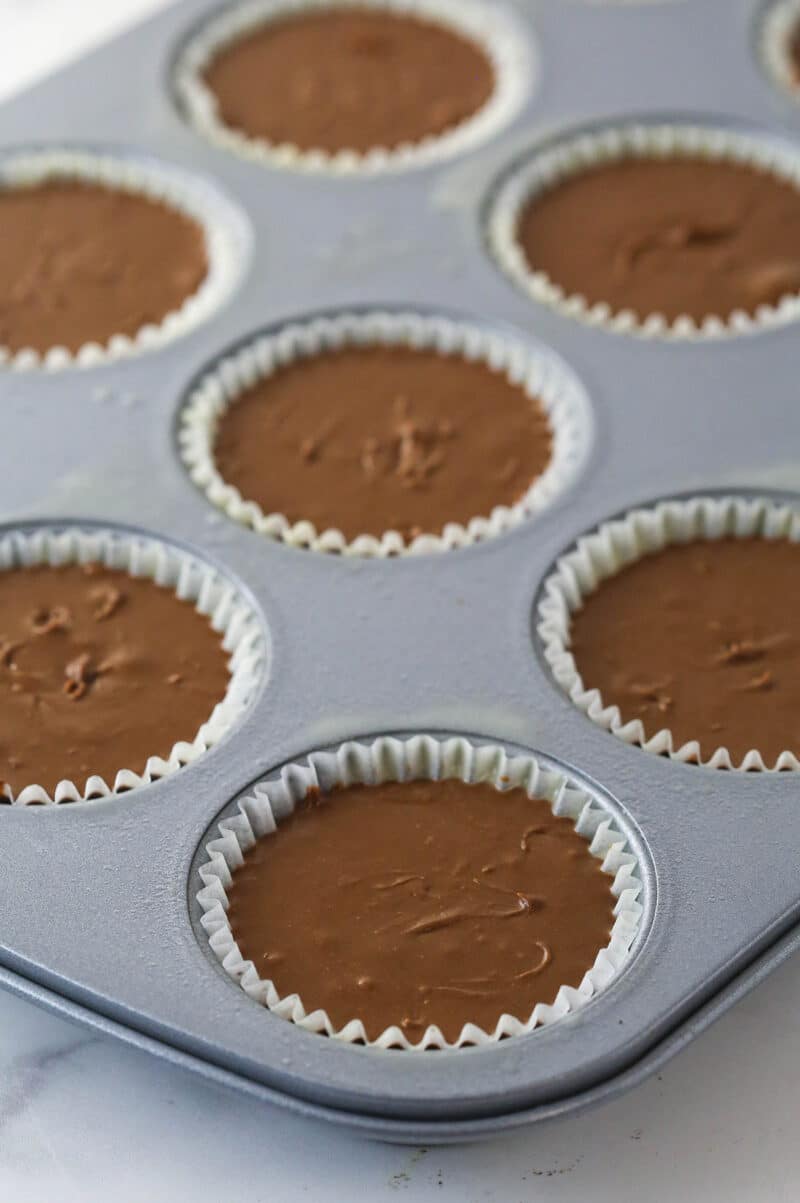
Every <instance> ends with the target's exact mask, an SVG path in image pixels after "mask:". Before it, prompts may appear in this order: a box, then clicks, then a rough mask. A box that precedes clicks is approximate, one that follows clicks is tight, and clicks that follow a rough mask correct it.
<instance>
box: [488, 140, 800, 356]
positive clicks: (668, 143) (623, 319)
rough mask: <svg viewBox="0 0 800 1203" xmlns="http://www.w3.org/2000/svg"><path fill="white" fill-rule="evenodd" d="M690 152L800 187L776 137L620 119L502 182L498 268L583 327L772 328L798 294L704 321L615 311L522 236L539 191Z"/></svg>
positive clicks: (689, 331) (725, 334) (656, 334)
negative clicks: (557, 272)
mask: <svg viewBox="0 0 800 1203" xmlns="http://www.w3.org/2000/svg"><path fill="white" fill-rule="evenodd" d="M675 156H691V157H693V158H698V159H702V160H707V161H708V162H711V163H713V162H719V163H728V164H733V165H737V164H739V165H742V166H745V167H750V168H755V169H756V170H758V171H762V172H766V173H770V174H772V175H773V176H774V177H776V179H778V180H779V181H781V182H784V183H788V184H790V185H791V186H792V187H793V188H795V189H797V190H798V192H800V156H798V155H797V153H796V152H795V151H793V150H792V149H790V148H788V147H787V146H785V145H782V144H780V143H779V142H778V141H777V140H774V141H773V140H772V139H768V138H759V137H757V136H756V135H752V134H748V133H743V132H740V131H737V130H735V129H732V128H728V127H724V126H720V127H717V126H711V125H708V126H704V125H689V124H683V123H680V124H677V123H676V124H646V123H640V124H625V125H619V126H608V127H607V128H603V129H599V130H595V131H587V132H585V133H579V134H576V135H575V136H573V137H568V138H565V139H563V140H559V141H557V142H556V143H555V144H553V145H550V146H547V147H545V148H543V149H542V150H540V151H538V152H534V153H533V154H532V155H531V156H530V157H529V158H528V159H526V160H525V161H524V162H523V163H522V164H520V165H519V166H518V167H516V168H515V169H512V170H511V171H510V173H509V174H508V175H507V177H506V178H505V180H503V181H501V182H500V184H499V186H498V187H497V189H496V190H495V193H494V195H493V197H492V198H491V201H490V204H489V208H488V216H487V241H488V245H489V248H490V251H491V253H492V254H493V256H494V258H495V260H496V262H497V263H498V265H499V266H500V268H501V269H502V270H503V271H504V272H505V273H506V274H507V275H508V276H510V277H511V279H512V280H513V281H514V282H515V283H516V284H517V285H518V286H519V287H520V288H521V289H522V291H523V292H525V293H526V294H527V295H528V296H529V297H530V298H531V300H533V301H535V302H537V303H538V304H541V305H546V306H548V307H549V308H551V309H555V310H557V311H558V312H559V313H561V314H563V315H564V316H566V317H570V318H575V319H577V320H578V321H581V322H584V323H585V324H587V325H590V326H594V327H598V328H600V329H605V330H609V331H612V332H614V333H620V334H629V335H634V336H637V337H640V338H645V339H648V338H649V339H667V340H673V341H688V342H697V341H702V340H709V339H722V338H733V337H736V336H738V335H743V334H755V333H758V332H760V331H763V330H769V329H775V328H778V327H782V326H786V325H788V324H789V323H790V322H794V321H797V319H798V318H799V317H800V293H797V292H789V293H787V294H786V295H784V296H782V297H781V299H780V301H779V302H778V303H776V304H761V305H759V306H758V307H757V308H756V309H755V310H754V312H752V313H751V312H748V311H746V310H745V309H735V310H734V311H732V312H731V313H729V314H727V315H719V314H714V313H709V314H707V315H705V316H704V317H703V318H702V319H699V318H695V317H693V316H691V315H689V314H683V315H680V316H677V317H674V318H672V319H668V318H667V317H665V316H664V314H663V313H659V312H657V311H656V312H651V313H646V314H638V313H635V312H634V311H633V310H632V309H630V308H624V309H617V310H615V309H614V308H613V307H612V306H611V305H610V304H608V303H607V302H605V301H597V302H594V303H591V302H589V301H588V300H587V299H586V297H584V296H583V295H581V294H580V293H576V292H569V291H567V290H565V289H564V288H562V286H561V285H560V284H559V283H558V281H557V280H554V279H551V277H550V276H549V275H548V274H547V273H546V272H545V271H541V270H536V268H535V266H532V265H531V264H530V263H529V262H528V260H527V257H526V254H525V251H524V249H523V247H522V245H521V242H520V240H519V236H518V231H519V223H520V218H521V216H522V214H523V212H524V210H525V208H526V206H527V205H528V204H529V202H531V201H534V200H535V199H536V197H537V196H543V195H545V194H546V193H547V192H549V191H550V190H551V189H552V188H554V187H555V186H557V185H558V184H560V183H562V182H564V181H566V180H568V179H570V178H573V177H577V176H580V175H581V174H582V173H583V172H585V171H589V170H591V169H592V168H595V167H600V166H602V165H605V164H612V163H616V162H621V161H625V160H635V159H656V160H658V159H661V160H669V159H671V158H673V157H675Z"/></svg>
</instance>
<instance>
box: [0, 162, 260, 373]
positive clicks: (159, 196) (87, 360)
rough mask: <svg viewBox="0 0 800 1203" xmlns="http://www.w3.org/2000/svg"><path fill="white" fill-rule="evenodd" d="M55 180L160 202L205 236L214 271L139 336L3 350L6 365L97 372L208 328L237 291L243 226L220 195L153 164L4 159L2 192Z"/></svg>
mask: <svg viewBox="0 0 800 1203" xmlns="http://www.w3.org/2000/svg"><path fill="white" fill-rule="evenodd" d="M50 180H79V181H84V182H86V183H88V184H96V185H100V186H102V187H104V188H109V189H113V190H118V191H122V192H128V193H132V194H134V195H140V196H144V197H147V198H148V199H150V200H155V201H160V202H162V203H163V204H165V205H168V206H169V207H170V208H172V209H175V210H176V211H177V212H179V213H181V214H183V215H185V216H186V217H189V218H191V219H192V220H193V221H194V222H196V223H197V224H198V225H199V226H200V228H201V230H202V231H203V234H204V240H205V251H206V257H207V259H208V268H207V272H206V275H205V278H204V280H203V282H202V284H201V285H200V287H199V288H198V289H197V290H196V291H195V292H194V293H193V294H192V295H191V296H189V297H187V299H186V300H185V301H184V303H183V304H182V305H181V307H180V308H179V309H176V310H174V311H172V312H171V313H168V314H166V315H165V316H164V317H163V318H162V319H161V321H160V322H159V323H158V324H157V325H156V324H148V325H146V326H142V327H141V329H139V330H137V331H136V333H135V334H133V335H128V334H115V335H113V336H112V337H111V338H110V339H108V341H107V342H105V343H103V344H100V343H98V342H87V343H85V344H84V345H83V346H82V347H80V348H79V349H78V350H77V351H70V350H69V349H68V348H66V347H59V346H54V347H50V348H49V349H48V350H47V351H38V350H36V349H34V348H32V347H27V348H22V349H20V350H18V351H10V350H9V349H8V348H7V347H6V348H4V347H2V346H0V364H5V365H6V366H8V367H11V368H15V369H20V370H24V369H30V368H44V369H47V370H50V371H54V370H58V369H61V368H68V367H72V366H78V367H94V366H96V365H98V364H104V363H109V362H113V361H114V360H118V359H124V358H126V357H128V356H130V355H133V354H138V353H140V352H142V351H147V350H151V349H153V348H157V347H161V346H163V345H164V344H165V343H167V342H170V341H172V340H173V339H175V338H179V337H180V336H181V335H183V334H186V333H187V332H188V331H189V330H191V329H193V328H194V327H195V326H197V325H198V324H199V323H200V322H202V321H204V320H205V319H206V318H207V317H208V316H209V315H210V314H211V313H213V312H214V311H215V310H216V309H218V308H219V307H220V306H221V305H223V304H224V302H225V301H226V300H227V299H228V297H229V296H230V294H231V293H232V292H233V289H234V288H235V286H236V284H237V283H238V281H239V279H240V277H241V275H242V273H243V270H244V265H245V260H246V253H247V236H246V227H245V225H244V222H243V219H242V218H241V217H240V215H239V214H238V213H237V211H236V210H235V209H234V208H233V206H232V205H231V203H230V202H228V201H227V200H225V199H224V198H223V197H222V195H221V194H220V193H218V192H217V191H216V189H215V188H212V187H210V186H209V185H207V184H205V183H203V182H201V181H199V180H194V179H192V177H190V176H187V175H185V174H184V173H183V172H181V171H179V170H178V169H174V168H171V167H168V166H167V165H165V164H160V163H155V162H153V161H151V160H148V159H142V158H137V157H136V156H134V155H132V156H130V157H122V156H114V155H106V154H99V153H93V152H90V151H83V150H69V149H53V150H33V151H26V152H18V153H9V154H6V155H4V156H3V157H2V158H0V190H2V189H11V188H17V189H22V188H28V187H33V186H34V185H37V184H41V183H45V182H47V181H50Z"/></svg>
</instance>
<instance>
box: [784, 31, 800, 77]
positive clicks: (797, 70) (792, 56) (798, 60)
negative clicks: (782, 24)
mask: <svg viewBox="0 0 800 1203" xmlns="http://www.w3.org/2000/svg"><path fill="white" fill-rule="evenodd" d="M787 49H788V51H789V62H790V63H791V65H792V74H793V75H794V82H795V83H796V84H797V85H798V86H800V21H797V23H796V24H795V27H794V29H793V30H792V32H791V34H790V35H789V45H788V47H787Z"/></svg>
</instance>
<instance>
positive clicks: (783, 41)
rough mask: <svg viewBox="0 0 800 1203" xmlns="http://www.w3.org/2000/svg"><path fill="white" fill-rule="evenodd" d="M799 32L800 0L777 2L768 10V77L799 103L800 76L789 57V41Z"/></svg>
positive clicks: (764, 41) (764, 37) (764, 32)
mask: <svg viewBox="0 0 800 1203" xmlns="http://www.w3.org/2000/svg"><path fill="white" fill-rule="evenodd" d="M798 29H800V0H778V2H777V3H773V4H771V5H770V7H769V8H768V9H767V12H766V14H765V16H764V19H763V21H762V23H761V30H760V39H759V42H760V45H759V50H760V52H761V61H762V63H763V65H764V68H765V69H766V71H767V74H768V75H769V76H770V77H771V79H772V80H773V81H774V82H775V83H776V84H778V86H779V87H780V88H782V89H783V91H785V92H787V93H788V94H789V95H790V96H793V97H794V98H795V100H800V74H799V73H798V70H797V67H796V66H795V65H794V63H793V62H792V58H791V55H790V54H789V41H790V39H791V37H792V35H793V34H795V33H796V32H797V30H798Z"/></svg>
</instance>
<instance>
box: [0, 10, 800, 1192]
mask: <svg viewBox="0 0 800 1203" xmlns="http://www.w3.org/2000/svg"><path fill="white" fill-rule="evenodd" d="M162 2H163V0H0V97H2V96H5V95H9V94H10V93H11V92H13V91H14V90H16V89H17V88H19V87H22V86H23V85H24V84H26V83H27V82H29V81H31V80H33V79H34V78H36V77H37V76H39V75H41V74H44V73H46V72H48V71H50V70H52V69H53V68H54V67H55V66H57V65H58V64H59V63H60V62H62V61H64V60H65V59H67V58H68V57H72V56H73V55H76V54H78V53H80V52H81V51H82V50H83V49H84V48H87V47H88V46H89V45H91V44H93V43H96V42H98V41H101V40H102V39H103V38H105V37H107V36H109V35H110V34H111V33H113V32H116V31H117V30H118V29H121V28H122V27H124V26H125V25H126V24H128V23H130V22H132V21H134V20H135V19H137V17H139V16H141V15H144V14H145V13H146V12H148V11H152V10H154V9H155V8H157V7H159V4H160V3H162ZM799 1110H800V960H797V959H796V960H794V961H792V962H790V963H789V964H787V965H785V966H784V967H783V968H782V969H781V970H780V971H779V972H778V973H776V974H775V975H774V976H773V977H772V979H771V980H770V981H768V982H767V983H766V984H765V985H763V986H761V987H760V988H759V989H758V990H756V991H755V992H754V993H753V994H751V995H750V996H749V997H748V998H747V999H746V1000H745V1001H744V1002H743V1003H741V1004H739V1006H737V1007H736V1008H735V1010H733V1011H732V1012H730V1013H729V1014H728V1015H727V1016H726V1017H725V1018H724V1019H722V1020H721V1021H720V1022H719V1023H718V1024H717V1025H716V1026H715V1027H714V1028H712V1029H711V1030H710V1031H709V1032H707V1033H706V1034H705V1035H703V1036H702V1037H700V1038H699V1039H698V1040H697V1041H696V1042H695V1043H694V1044H693V1045H692V1046H691V1047H690V1048H689V1049H688V1050H687V1051H685V1052H684V1053H682V1054H681V1055H680V1056H679V1057H678V1058H677V1059H676V1060H675V1061H673V1062H672V1063H671V1064H670V1065H669V1066H667V1068H666V1069H665V1071H664V1072H663V1073H662V1074H661V1075H659V1076H658V1077H656V1078H654V1079H652V1080H651V1081H649V1082H648V1083H646V1084H645V1085H644V1086H642V1087H640V1088H639V1089H638V1090H636V1091H634V1092H632V1093H631V1094H629V1095H627V1096H626V1097H625V1098H623V1099H621V1100H619V1101H618V1102H616V1103H612V1104H610V1105H608V1106H606V1107H605V1108H602V1109H601V1110H598V1111H595V1112H592V1113H590V1114H588V1115H585V1116H583V1117H581V1118H579V1119H577V1120H570V1121H565V1122H561V1123H558V1124H551V1125H548V1126H546V1127H544V1128H536V1129H530V1130H528V1131H524V1132H521V1133H519V1134H517V1135H515V1136H514V1137H511V1138H507V1139H504V1140H500V1141H496V1142H494V1143H491V1144H484V1145H476V1146H472V1147H468V1148H454V1149H401V1148H391V1147H387V1146H382V1145H378V1144H368V1143H365V1142H363V1141H358V1140H355V1139H352V1138H350V1137H346V1136H343V1135H342V1134H341V1133H338V1132H335V1131H333V1130H329V1129H327V1128H324V1127H321V1126H317V1125H314V1124H310V1123H308V1122H306V1121H302V1120H298V1119H296V1118H294V1117H290V1116H288V1115H286V1114H284V1113H282V1112H280V1111H278V1110H275V1109H272V1108H269V1107H266V1106H262V1105H256V1104H253V1103H252V1102H249V1101H246V1100H243V1099H241V1098H239V1097H238V1096H236V1095H234V1094H232V1093H228V1092H225V1091H222V1090H221V1089H217V1088H214V1087H212V1086H210V1085H208V1084H206V1083H205V1082H204V1081H201V1080H199V1079H196V1078H195V1077H193V1076H191V1075H189V1074H188V1073H184V1072H181V1071H178V1070H175V1069H173V1068H170V1067H168V1066H166V1065H162V1064H161V1063H160V1062H158V1061H156V1060H155V1059H153V1058H151V1057H149V1056H147V1055H145V1054H143V1053H140V1052H134V1051H132V1050H130V1049H128V1048H125V1047H122V1046H121V1045H118V1044H116V1043H113V1042H111V1041H110V1040H107V1039H101V1038H99V1037H96V1036H93V1035H91V1034H89V1033H87V1032H85V1031H83V1030H81V1029H80V1028H78V1027H73V1026H72V1025H70V1024H68V1023H66V1022H64V1021H63V1020H61V1019H57V1018H55V1017H53V1016H50V1015H48V1014H46V1013H45V1012H43V1011H40V1010H38V1009H36V1008H35V1007H33V1006H31V1005H30V1004H28V1003H26V1002H23V1001H21V1000H19V999H16V998H14V997H12V996H10V995H7V994H2V993H0V1199H2V1200H3V1201H5V1200H12V1199H13V1200H14V1203H73V1201H74V1203H78V1201H79V1203H94V1201H95V1200H97V1201H98V1203H99V1201H101V1200H102V1203H108V1201H109V1200H113V1201H114V1203H129V1201H130V1203H142V1201H143V1200H147V1201H148V1203H160V1201H161V1200H164V1201H166V1200H170V1201H171V1203H174V1201H175V1200H189V1199H198V1198H202V1199H218V1198H219V1199H222V1198H232V1197H234V1195H235V1197H236V1198H238V1199H244V1200H249V1201H252V1203H259V1201H260V1200H264V1201H266V1200H269V1201H270V1203H293V1201H295V1200H311V1201H313V1203H328V1201H330V1203H334V1201H335V1203H343V1201H348V1203H349V1201H350V1200H361V1199H364V1200H369V1201H370V1203H373V1201H374V1203H378V1201H379V1200H383V1199H386V1200H390V1199H407V1200H408V1201H409V1203H424V1201H427V1200H437V1201H438V1203H448V1201H449V1200H458V1201H459V1203H493V1201H496V1203H527V1201H528V1200H544V1201H549V1200H554V1201H556V1203H586V1201H587V1200H589V1199H591V1200H592V1201H593V1203H606V1201H609V1203H611V1201H616V1200H627V1199H633V1198H637V1199H638V1198H641V1199H647V1200H648V1203H668V1201H669V1203H673V1201H675V1200H681V1201H682V1203H692V1201H694V1200H700V1199H702V1200H704V1201H707V1200H711V1201H712V1203H714V1201H716V1200H723V1199H724V1200H726V1201H729V1203H740V1201H741V1203H744V1201H747V1203H778V1201H779V1200H780V1201H782V1200H786V1201H787V1203H789V1201H795V1200H797V1199H798V1197H800V1141H798V1139H797V1126H796V1117H797V1115H798V1111H799Z"/></svg>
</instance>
